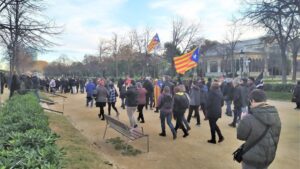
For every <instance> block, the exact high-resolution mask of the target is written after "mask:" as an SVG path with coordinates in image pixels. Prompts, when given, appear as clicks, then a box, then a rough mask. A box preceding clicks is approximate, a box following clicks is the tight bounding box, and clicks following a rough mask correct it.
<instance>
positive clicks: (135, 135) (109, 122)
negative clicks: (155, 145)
mask: <svg viewBox="0 0 300 169" xmlns="http://www.w3.org/2000/svg"><path fill="white" fill-rule="evenodd" d="M104 117H105V119H106V127H105V131H104V135H103V139H105V135H106V131H107V128H108V127H110V128H112V129H114V130H116V131H117V132H118V133H121V134H122V135H123V136H124V137H126V138H127V145H128V142H129V141H134V140H137V139H139V138H143V137H146V138H147V152H149V135H148V134H144V130H143V128H141V129H142V130H141V131H139V130H138V129H137V128H130V127H129V126H127V125H126V124H124V123H122V122H120V121H119V120H117V119H114V118H112V117H110V116H108V115H106V114H104Z"/></svg>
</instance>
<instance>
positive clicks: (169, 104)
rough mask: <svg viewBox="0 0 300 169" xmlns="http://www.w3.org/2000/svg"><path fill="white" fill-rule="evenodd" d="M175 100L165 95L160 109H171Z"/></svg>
mask: <svg viewBox="0 0 300 169" xmlns="http://www.w3.org/2000/svg"><path fill="white" fill-rule="evenodd" d="M172 103H173V99H172V97H171V96H170V95H165V96H164V97H163V98H162V104H160V106H159V109H161V108H162V107H164V108H165V109H171V108H172V106H173V105H172Z"/></svg>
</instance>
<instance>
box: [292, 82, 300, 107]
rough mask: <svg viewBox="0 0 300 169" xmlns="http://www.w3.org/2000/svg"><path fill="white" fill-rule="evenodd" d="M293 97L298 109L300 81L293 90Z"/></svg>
mask: <svg viewBox="0 0 300 169" xmlns="http://www.w3.org/2000/svg"><path fill="white" fill-rule="evenodd" d="M293 97H294V99H295V102H296V108H295V109H300V81H298V82H297V85H296V87H295V88H294V92H293Z"/></svg>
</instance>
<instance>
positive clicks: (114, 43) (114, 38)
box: [110, 33, 121, 78]
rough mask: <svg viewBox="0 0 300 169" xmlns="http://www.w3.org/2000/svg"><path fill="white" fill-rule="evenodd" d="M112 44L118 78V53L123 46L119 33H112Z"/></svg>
mask: <svg viewBox="0 0 300 169" xmlns="http://www.w3.org/2000/svg"><path fill="white" fill-rule="evenodd" d="M110 46H111V49H112V56H113V58H114V62H115V76H116V78H118V77H119V69H118V67H119V66H118V53H119V50H120V47H121V39H120V37H119V35H118V34H117V33H113V34H112V39H111V42H110Z"/></svg>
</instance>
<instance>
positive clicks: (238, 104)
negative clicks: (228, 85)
mask: <svg viewBox="0 0 300 169" xmlns="http://www.w3.org/2000/svg"><path fill="white" fill-rule="evenodd" d="M233 87H234V94H233V105H234V116H233V121H232V123H230V124H229V126H230V127H235V126H236V123H237V121H238V119H241V112H242V89H241V86H240V79H239V78H235V79H234V80H233Z"/></svg>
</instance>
